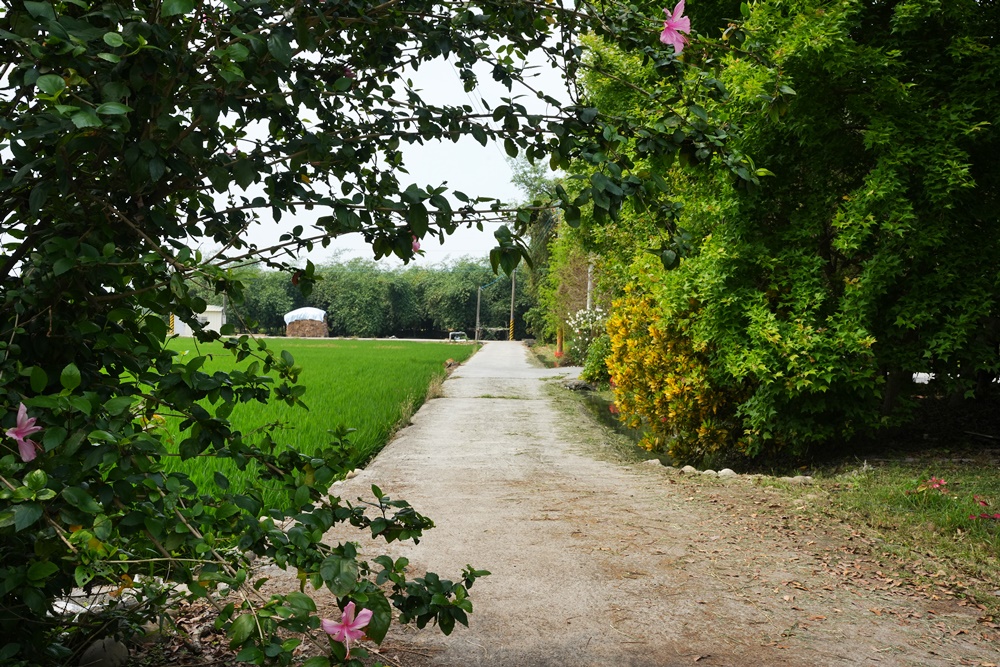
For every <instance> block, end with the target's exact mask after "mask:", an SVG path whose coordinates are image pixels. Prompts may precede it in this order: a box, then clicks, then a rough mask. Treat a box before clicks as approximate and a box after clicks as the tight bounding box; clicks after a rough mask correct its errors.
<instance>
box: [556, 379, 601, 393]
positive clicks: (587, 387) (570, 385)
mask: <svg viewBox="0 0 1000 667" xmlns="http://www.w3.org/2000/svg"><path fill="white" fill-rule="evenodd" d="M562 384H563V386H564V387H566V388H567V389H569V390H570V391H594V387H593V385H591V384H590V383H589V382H584V381H583V380H566V381H565V382H563V383H562Z"/></svg>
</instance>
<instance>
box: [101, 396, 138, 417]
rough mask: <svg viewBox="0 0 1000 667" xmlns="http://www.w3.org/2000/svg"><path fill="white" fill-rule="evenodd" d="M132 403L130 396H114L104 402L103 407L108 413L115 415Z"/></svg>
mask: <svg viewBox="0 0 1000 667" xmlns="http://www.w3.org/2000/svg"><path fill="white" fill-rule="evenodd" d="M131 405H132V397H131V396H115V397H114V398H112V399H111V400H110V401H108V402H107V403H105V404H104V409H105V410H107V411H108V414H109V415H111V416H113V417H117V416H118V415H120V414H121V413H123V412H125V410H127V409H128V408H129V407H131Z"/></svg>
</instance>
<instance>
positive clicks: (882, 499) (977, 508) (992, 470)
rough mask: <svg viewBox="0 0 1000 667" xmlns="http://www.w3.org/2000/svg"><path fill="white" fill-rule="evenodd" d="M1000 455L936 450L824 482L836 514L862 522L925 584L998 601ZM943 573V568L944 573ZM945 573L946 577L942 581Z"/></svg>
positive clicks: (864, 467)
mask: <svg viewBox="0 0 1000 667" xmlns="http://www.w3.org/2000/svg"><path fill="white" fill-rule="evenodd" d="M996 454H997V452H996V451H989V450H986V451H983V450H979V451H976V450H966V451H961V450H959V451H958V452H956V451H941V450H936V451H935V450H931V451H925V452H921V453H919V454H918V455H917V456H912V455H911V456H896V457H890V458H887V459H882V460H877V461H874V462H871V463H862V465H861V467H860V468H859V469H855V471H854V472H853V473H848V474H839V475H836V474H835V475H830V476H829V477H826V478H825V479H821V483H822V485H823V486H824V487H826V488H827V489H829V490H830V491H831V499H832V501H833V505H834V508H835V509H836V510H839V512H841V513H842V515H844V516H847V517H849V518H850V519H851V520H852V522H853V523H855V524H858V523H862V524H865V525H867V526H868V528H869V529H870V530H871V531H873V532H874V533H875V535H876V536H877V537H878V538H879V540H880V544H882V548H883V549H884V550H885V551H887V552H889V554H891V555H895V556H897V557H901V558H902V559H903V560H906V561H909V562H910V563H911V564H912V565H911V567H910V568H909V574H910V575H911V576H914V577H916V578H918V579H921V578H928V577H931V578H942V579H944V580H945V581H947V582H948V583H950V584H951V585H952V587H954V588H955V589H957V590H958V591H959V592H961V591H962V590H964V589H969V592H970V593H972V595H973V597H977V598H979V599H980V600H982V601H986V600H983V598H984V596H985V597H986V598H991V599H989V600H988V601H989V602H991V603H992V604H991V606H992V607H997V606H998V604H997V603H998V602H1000V600H997V598H996V593H994V590H995V589H996V588H997V586H998V585H1000V574H998V573H1000V468H998V461H997V456H996ZM942 568H943V569H942ZM940 572H945V573H946V574H947V576H944V575H940V574H939V573H940Z"/></svg>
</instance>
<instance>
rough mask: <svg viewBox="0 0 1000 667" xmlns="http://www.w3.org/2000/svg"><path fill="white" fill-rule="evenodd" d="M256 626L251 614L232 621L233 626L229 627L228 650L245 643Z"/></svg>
mask: <svg viewBox="0 0 1000 667" xmlns="http://www.w3.org/2000/svg"><path fill="white" fill-rule="evenodd" d="M256 626H257V623H256V621H255V620H254V616H253V614H243V615H242V616H240V617H238V618H237V619H236V620H235V621H233V624H232V625H231V626H229V633H228V634H229V636H230V637H231V638H232V641H231V642H230V644H229V646H230V648H236V647H237V646H239V645H240V644H242V643H243V642H245V641H246V640H247V638H248V637H249V636H250V633H252V632H253V631H254V628H255V627H256Z"/></svg>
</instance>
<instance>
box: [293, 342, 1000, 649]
mask: <svg viewBox="0 0 1000 667" xmlns="http://www.w3.org/2000/svg"><path fill="white" fill-rule="evenodd" d="M561 375H565V371H561V370H559V369H556V370H545V369H540V368H535V367H533V366H532V365H531V364H530V363H529V361H528V352H527V350H526V349H525V348H524V347H523V346H521V345H520V344H519V343H508V342H495V343H488V344H486V345H485V346H484V347H483V349H482V350H481V351H480V352H479V353H478V354H476V355H475V356H474V357H473V358H472V359H471V360H470V361H469V362H467V363H466V364H465V365H464V366H462V367H460V368H459V369H458V370H457V371H456V372H455V373H454V374H453V375H452V376H451V378H450V379H448V380H447V381H446V382H445V383H444V387H443V394H444V395H443V397H441V398H436V399H433V400H431V401H428V402H427V403H426V404H425V405H424V406H423V407H422V408H421V409H420V411H419V412H418V413H417V414H416V415H415V417H414V418H413V423H412V425H411V426H409V427H407V428H405V429H404V430H403V431H401V432H400V434H399V436H398V437H397V438H396V439H395V440H394V441H393V442H392V443H391V444H390V445H389V446H388V447H386V449H385V450H383V452H382V453H381V454H380V455H379V456H378V458H377V459H376V460H375V461H374V462H373V463H372V464H371V465H370V466H369V467H368V468H367V469H366V470H363V471H361V472H360V474H359V475H358V476H357V477H355V478H353V479H351V480H347V481H346V482H344V483H343V484H342V485H340V486H339V487H338V493H339V495H341V496H342V497H344V498H347V499H354V498H356V497H359V496H361V497H366V498H367V497H369V496H370V494H369V491H368V489H369V487H370V486H371V485H372V484H377V485H378V486H380V487H381V488H382V490H383V491H384V492H385V493H387V494H389V495H390V496H392V497H394V498H396V497H398V498H405V499H406V500H408V501H409V502H410V503H411V504H412V505H413V506H414V507H415V508H416V509H417V511H419V512H421V513H422V514H425V515H427V516H429V517H431V518H432V519H433V520H434V521H435V523H436V524H437V527H436V528H435V529H433V530H431V531H430V532H428V533H427V534H426V537H425V538H424V539H423V540H421V543H420V544H419V545H417V546H414V545H412V544H406V545H395V544H394V545H391V546H390V547H385V545H384V544H383V545H381V547H378V546H376V547H375V548H376V549H377V551H374V550H373V551H369V550H368V549H369V547H368V545H362V548H363V550H364V551H363V554H364V555H365V556H367V557H373V556H375V555H377V554H378V553H382V552H387V553H390V554H392V555H393V556H394V557H398V556H399V555H406V556H407V557H408V558H409V559H410V562H411V567H412V568H413V571H414V573H415V574H420V573H422V572H423V571H434V572H437V573H439V574H441V575H442V576H444V577H457V576H458V575H459V573H460V571H461V569H462V568H463V567H464V566H465V565H466V564H472V565H473V566H475V567H476V568H479V569H487V570H490V571H491V572H492V576H489V577H486V578H484V579H482V580H480V581H479V582H477V583H476V585H475V587H474V588H473V589H472V591H471V592H472V598H473V602H474V605H475V613H474V614H473V615H472V616H471V624H470V625H471V627H470V628H464V627H459V628H457V629H456V630H455V632H454V633H453V634H452V635H451V636H450V637H445V636H443V635H442V634H441V633H440V632H438V631H437V630H436V629H433V628H427V629H424V630H422V631H416V630H415V629H410V628H400V627H399V626H394V628H395V629H394V630H392V631H391V632H390V635H389V636H388V637H387V638H386V641H385V642H384V644H383V646H382V648H381V651H382V656H383V659H385V660H387V661H388V662H390V663H391V664H400V665H406V666H417V667H423V666H424V665H467V666H473V665H484V666H496V667H500V666H511V667H514V666H518V667H531V666H534V665H567V666H569V665H574V666H589V665H669V666H673V665H692V664H698V665H733V666H745V665H779V666H780V665H816V666H824V665H961V664H967V665H984V664H985V665H989V664H991V663H1000V652H998V648H997V646H998V645H997V643H996V641H995V637H994V636H993V635H991V634H990V632H993V633H997V631H996V630H990V629H989V628H988V627H984V626H983V625H982V624H981V623H977V615H978V613H977V610H975V609H974V608H971V607H965V606H962V605H961V604H960V603H959V602H958V601H956V600H954V599H950V598H948V597H947V595H945V593H944V591H943V590H942V591H934V590H928V591H916V592H915V591H914V590H912V589H911V588H907V587H900V586H898V583H897V584H896V585H893V579H892V578H891V577H890V576H889V575H888V574H887V573H883V572H881V571H880V570H878V565H877V564H876V563H874V562H873V561H872V560H871V559H869V558H868V557H867V556H866V553H867V551H868V549H867V548H866V546H865V545H864V544H862V543H859V541H858V540H857V539H855V537H854V536H852V531H851V529H850V527H849V526H844V525H842V524H833V525H829V524H828V523H826V522H823V521H822V520H817V519H816V515H817V512H810V511H809V509H810V508H809V506H813V507H815V506H821V505H822V503H823V502H824V497H823V494H822V492H819V491H817V492H816V493H815V494H811V495H809V494H807V495H804V496H803V495H801V494H800V495H799V496H796V499H795V500H794V501H791V502H789V501H788V500H787V498H786V497H785V496H784V495H782V493H781V492H780V491H777V490H774V489H770V488H767V487H761V486H760V485H759V484H754V482H753V480H751V479H748V478H745V477H740V478H736V479H732V480H722V479H712V480H705V479H697V480H696V479H695V478H694V477H693V476H690V475H688V476H678V475H672V474H668V473H667V472H666V471H665V470H664V469H663V468H662V467H659V466H651V465H646V464H633V465H624V464H619V463H613V462H609V461H607V460H601V457H599V456H598V455H596V454H595V448H599V447H600V445H601V440H602V438H605V437H606V433H605V431H604V430H603V429H602V427H600V426H598V425H596V424H594V423H592V422H591V421H590V418H589V417H588V416H587V415H586V414H585V413H584V412H582V411H579V410H575V411H574V410H567V409H566V407H565V406H562V407H559V406H557V405H555V403H554V401H553V399H552V394H551V390H550V389H547V385H550V384H552V383H553V382H558V380H557V379H556V378H557V377H558V376H561ZM571 407H572V406H571ZM699 477H700V476H699ZM345 537H346V538H348V539H352V540H354V539H357V534H356V532H355V533H354V534H351V533H345ZM293 584H294V582H289V585H290V586H291V585H293ZM321 596H322V594H320V597H321ZM991 640H993V641H991Z"/></svg>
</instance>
